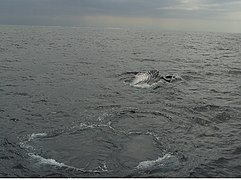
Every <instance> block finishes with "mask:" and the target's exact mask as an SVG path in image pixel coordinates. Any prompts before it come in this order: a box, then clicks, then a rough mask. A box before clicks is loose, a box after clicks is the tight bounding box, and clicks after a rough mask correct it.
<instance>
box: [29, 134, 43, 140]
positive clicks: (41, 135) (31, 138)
mask: <svg viewBox="0 0 241 180" xmlns="http://www.w3.org/2000/svg"><path fill="white" fill-rule="evenodd" d="M44 136H47V133H36V134H35V133H33V134H31V135H30V136H29V138H28V141H31V140H33V139H35V138H38V137H44Z"/></svg>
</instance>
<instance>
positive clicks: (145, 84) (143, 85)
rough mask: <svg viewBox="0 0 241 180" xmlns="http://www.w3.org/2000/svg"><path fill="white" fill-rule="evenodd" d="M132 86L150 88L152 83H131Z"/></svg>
mask: <svg viewBox="0 0 241 180" xmlns="http://www.w3.org/2000/svg"><path fill="white" fill-rule="evenodd" d="M131 86H134V87H138V88H150V87H151V85H150V84H147V83H142V84H133V83H131Z"/></svg>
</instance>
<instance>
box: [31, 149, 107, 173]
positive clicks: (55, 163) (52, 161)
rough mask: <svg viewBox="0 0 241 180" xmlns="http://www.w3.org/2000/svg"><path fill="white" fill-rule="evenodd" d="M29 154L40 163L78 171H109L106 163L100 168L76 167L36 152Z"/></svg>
mask: <svg viewBox="0 0 241 180" xmlns="http://www.w3.org/2000/svg"><path fill="white" fill-rule="evenodd" d="M28 155H29V156H30V157H31V158H34V159H36V160H37V161H38V163H40V164H47V165H51V166H57V167H64V168H68V169H73V170H76V171H82V172H88V173H100V172H107V171H108V169H107V166H106V164H105V163H104V164H103V167H101V166H99V167H98V168H99V169H100V170H88V169H82V168H77V167H74V166H69V165H66V164H64V163H61V162H58V161H56V160H55V159H46V158H44V157H42V156H39V155H36V154H33V153H29V154H28Z"/></svg>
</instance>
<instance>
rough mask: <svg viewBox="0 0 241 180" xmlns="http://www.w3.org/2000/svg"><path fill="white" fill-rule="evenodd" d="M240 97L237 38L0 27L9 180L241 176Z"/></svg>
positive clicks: (0, 134)
mask: <svg viewBox="0 0 241 180" xmlns="http://www.w3.org/2000/svg"><path fill="white" fill-rule="evenodd" d="M151 70H156V71H158V72H159V74H160V75H161V76H166V75H172V74H175V75H176V76H178V80H177V81H171V82H163V81H162V82H161V83H158V84H156V85H155V86H152V85H146V86H135V85H133V83H131V82H132V80H133V78H135V77H136V76H137V75H138V73H139V74H140V73H142V72H147V71H151ZM240 95H241V34H238V33H237V34H234V33H214V32H168V31H158V30H138V29H125V28H120V29H118V28H71V27H44V26H42V27H38V26H3V25H1V26H0V127H1V130H0V177H241V118H240V117H241V97H240Z"/></svg>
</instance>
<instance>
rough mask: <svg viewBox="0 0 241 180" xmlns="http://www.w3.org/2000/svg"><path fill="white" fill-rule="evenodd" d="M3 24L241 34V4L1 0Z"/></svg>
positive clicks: (232, 0)
mask: <svg viewBox="0 0 241 180" xmlns="http://www.w3.org/2000/svg"><path fill="white" fill-rule="evenodd" d="M0 24H20V25H21V24H23V25H53V26H56V25H59V26H94V27H137V28H139V27H141V28H160V29H165V30H205V31H228V32H241V0H0Z"/></svg>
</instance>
